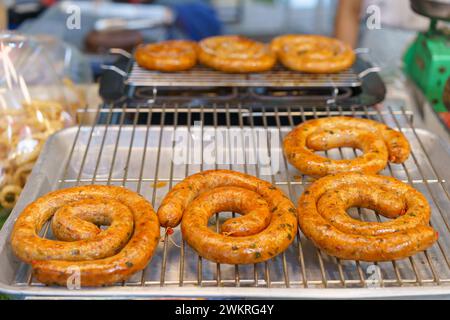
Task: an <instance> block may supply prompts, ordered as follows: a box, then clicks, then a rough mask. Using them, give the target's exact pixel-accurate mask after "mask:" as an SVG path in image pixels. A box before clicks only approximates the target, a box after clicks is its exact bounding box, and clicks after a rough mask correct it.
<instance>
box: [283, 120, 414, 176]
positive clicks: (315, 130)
mask: <svg viewBox="0 0 450 320" xmlns="http://www.w3.org/2000/svg"><path fill="white" fill-rule="evenodd" d="M283 147H284V153H285V155H286V158H287V159H288V161H289V162H290V163H291V164H292V165H293V166H294V167H296V168H297V169H298V170H300V171H301V172H302V173H304V174H307V175H311V176H319V177H323V176H326V175H329V174H337V173H342V172H359V173H378V172H379V171H381V170H383V169H384V168H385V167H386V166H387V163H388V161H391V162H393V163H403V162H404V161H406V159H408V157H409V154H410V152H411V148H410V145H409V142H408V140H407V139H406V137H405V136H404V135H403V133H401V132H398V131H395V130H393V129H391V128H389V127H388V126H386V125H384V124H382V123H379V122H376V121H373V120H368V119H360V118H351V117H331V118H320V119H314V120H309V121H306V122H304V123H302V124H300V125H299V126H297V127H296V128H295V129H294V130H292V131H291V132H290V133H289V134H288V135H287V136H286V138H285V139H284V142H283ZM338 147H350V148H356V149H360V150H362V152H363V155H362V156H360V157H357V158H355V159H351V160H331V159H328V158H325V157H322V156H320V155H317V154H315V153H314V152H316V151H326V150H330V149H333V148H338Z"/></svg>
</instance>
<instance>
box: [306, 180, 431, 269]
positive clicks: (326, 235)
mask: <svg viewBox="0 0 450 320" xmlns="http://www.w3.org/2000/svg"><path fill="white" fill-rule="evenodd" d="M395 201H397V203H394V202H395ZM354 206H360V207H368V208H370V209H374V210H376V211H377V212H379V213H380V214H382V215H385V216H387V217H390V218H396V219H395V220H392V221H388V222H385V223H377V222H362V221H359V220H355V219H353V218H351V217H349V216H348V215H347V212H346V210H347V209H348V208H350V207H354ZM298 218H299V223H300V228H301V230H302V231H303V233H304V234H305V235H306V236H307V237H308V238H310V239H311V240H312V241H313V242H314V244H315V245H316V246H317V247H319V248H321V249H322V250H324V251H325V252H326V253H328V254H329V255H332V256H335V257H338V258H341V259H348V260H360V261H387V260H397V259H403V258H406V257H409V256H411V255H413V254H415V253H417V252H420V251H423V250H425V249H427V248H428V247H430V246H431V245H432V244H433V243H434V242H435V241H436V240H437V238H438V235H437V232H436V231H435V230H434V229H433V228H431V227H430V226H429V220H430V207H429V205H428V202H427V200H426V199H425V197H424V196H423V195H422V194H421V193H420V192H418V191H417V190H415V189H414V188H412V187H411V186H409V185H407V184H404V183H403V182H401V181H398V180H396V179H394V178H391V177H384V176H377V175H363V174H358V173H346V174H337V175H331V176H327V177H325V178H321V179H319V180H317V181H316V182H314V183H313V184H312V185H311V186H310V187H309V188H308V189H307V190H306V191H305V192H304V194H303V195H302V196H301V197H300V199H299V206H298Z"/></svg>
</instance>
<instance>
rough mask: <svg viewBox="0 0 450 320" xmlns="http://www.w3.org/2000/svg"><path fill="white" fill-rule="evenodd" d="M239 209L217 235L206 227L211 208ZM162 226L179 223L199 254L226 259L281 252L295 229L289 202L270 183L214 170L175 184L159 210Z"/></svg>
mask: <svg viewBox="0 0 450 320" xmlns="http://www.w3.org/2000/svg"><path fill="white" fill-rule="evenodd" d="M222 211H232V212H237V213H240V214H242V215H243V216H241V217H238V218H232V219H229V220H228V221H226V222H225V223H224V224H223V225H222V230H221V233H220V234H218V233H216V232H214V231H212V230H211V229H209V228H208V220H209V218H210V217H211V216H212V215H214V214H215V213H218V212H222ZM158 217H159V221H160V223H161V225H162V226H163V227H168V228H169V227H170V228H173V227H175V226H177V225H178V224H179V223H180V222H181V231H182V234H183V238H184V239H185V240H186V241H187V243H188V244H189V245H190V246H192V247H193V248H194V249H195V250H196V251H197V252H198V254H199V255H200V256H202V257H204V258H206V259H209V260H212V261H215V262H218V263H226V264H251V263H257V262H262V261H266V260H268V259H271V258H273V257H275V256H276V255H278V254H280V253H282V252H283V251H285V250H286V249H287V248H288V247H289V245H290V244H291V243H292V241H293V240H294V238H295V236H296V233H297V215H296V210H295V207H294V205H293V204H292V202H291V201H290V200H289V198H288V197H287V196H285V195H284V194H283V192H281V191H280V190H279V189H277V188H276V187H274V186H273V185H272V184H270V183H268V182H266V181H263V180H260V179H258V178H256V177H252V176H250V175H247V174H243V173H239V172H234V171H229V170H212V171H205V172H200V173H197V174H194V175H192V176H190V177H187V178H186V179H184V180H183V181H182V182H180V183H179V184H177V185H176V186H175V187H174V188H173V189H172V190H171V191H170V192H169V193H168V194H167V195H166V197H165V198H164V200H163V202H162V204H161V206H160V207H159V210H158Z"/></svg>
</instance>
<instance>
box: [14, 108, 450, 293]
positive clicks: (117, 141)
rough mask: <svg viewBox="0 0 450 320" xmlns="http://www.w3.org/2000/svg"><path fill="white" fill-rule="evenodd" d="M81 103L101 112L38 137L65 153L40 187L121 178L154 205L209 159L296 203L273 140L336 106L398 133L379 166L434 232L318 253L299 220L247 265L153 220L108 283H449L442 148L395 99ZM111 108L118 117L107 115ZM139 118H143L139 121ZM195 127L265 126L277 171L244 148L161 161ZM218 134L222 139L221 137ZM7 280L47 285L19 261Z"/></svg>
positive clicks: (150, 287) (153, 288)
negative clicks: (147, 248)
mask: <svg viewBox="0 0 450 320" xmlns="http://www.w3.org/2000/svg"><path fill="white" fill-rule="evenodd" d="M84 112H85V113H86V112H94V114H95V123H99V122H101V121H100V119H102V118H104V117H106V119H105V120H104V123H102V124H96V125H92V126H85V125H80V126H79V127H78V128H73V129H70V131H65V132H63V133H60V134H59V135H57V136H55V137H54V138H53V139H52V141H51V143H49V144H48V145H47V146H46V148H47V149H46V151H47V152H49V151H50V150H51V149H55V148H56V147H57V146H58V145H59V146H60V147H62V148H66V149H65V151H64V150H62V151H59V152H66V154H67V157H65V159H66V160H65V164H64V166H63V168H62V170H61V173H58V178H57V179H56V180H55V181H51V182H50V183H49V185H50V186H51V187H49V190H48V191H50V189H58V188H64V187H69V186H75V185H81V184H114V185H123V186H125V187H128V188H130V189H133V190H135V191H137V192H139V193H141V194H142V195H144V196H145V197H146V198H147V199H148V200H149V201H151V203H152V205H153V206H154V207H155V208H158V206H159V203H160V202H161V200H162V198H163V197H164V195H165V194H166V193H167V192H168V190H169V189H170V188H171V187H172V186H173V185H175V184H176V183H177V182H179V181H181V180H182V179H183V178H184V177H186V176H188V175H190V174H193V173H196V172H198V171H201V170H207V169H218V168H223V169H232V170H236V171H242V172H246V173H249V174H252V175H255V176H260V177H261V178H262V179H266V180H268V181H270V182H272V183H273V184H274V185H276V186H278V187H279V188H281V189H282V190H283V191H284V192H285V193H286V194H287V195H289V196H290V198H291V199H292V201H293V202H294V203H296V202H297V199H298V197H299V196H300V194H301V193H302V192H303V191H304V188H305V187H306V186H307V185H309V184H310V183H312V182H313V179H312V178H310V177H307V176H304V175H301V174H300V173H299V172H298V171H297V170H296V169H294V168H292V167H291V166H290V165H289V164H288V162H287V161H286V159H285V158H284V157H283V155H282V152H280V151H281V150H280V148H281V147H280V143H281V141H282V139H283V137H284V136H285V135H286V134H287V133H288V132H289V131H290V130H291V128H292V127H294V126H295V125H297V124H298V123H300V122H302V121H305V120H307V119H310V118H318V117H324V116H336V115H350V116H355V117H364V118H370V119H374V120H377V121H381V122H384V123H387V124H388V125H390V126H392V127H394V128H397V129H399V130H402V131H403V132H404V133H405V134H406V135H407V137H408V139H409V140H410V142H411V145H412V150H413V152H412V156H411V157H410V159H408V161H406V163H404V164H402V165H389V167H388V168H387V169H386V170H385V171H384V172H382V174H386V175H391V176H394V177H396V178H398V179H400V180H402V181H405V182H407V183H410V184H412V185H413V186H414V187H415V188H417V189H418V190H420V191H421V192H423V193H424V194H425V196H426V197H427V199H428V200H429V202H430V204H431V206H432V222H431V223H432V225H433V227H434V228H436V229H437V230H438V231H439V233H440V238H439V241H438V242H437V243H436V244H435V245H434V246H433V247H432V248H430V249H429V250H427V251H425V252H423V253H420V254H417V255H415V256H413V257H411V258H409V259H405V260H401V261H391V262H382V263H374V264H370V263H365V262H359V261H343V260H339V259H336V258H333V257H330V256H327V255H326V254H324V253H323V252H321V251H320V250H317V249H316V248H315V247H314V246H313V245H312V243H311V242H310V241H309V240H308V239H306V238H305V236H304V235H303V234H301V232H300V230H299V232H298V234H297V238H296V239H295V241H294V243H293V244H292V245H291V246H290V248H289V249H288V250H287V251H286V252H284V253H283V254H281V255H279V256H277V257H275V258H273V259H272V260H270V261H267V262H265V263H260V264H255V265H236V266H231V265H221V264H216V263H213V262H210V261H207V260H205V259H202V258H201V257H200V256H198V255H197V254H196V253H195V252H194V251H193V250H192V249H191V248H190V247H189V246H188V245H187V244H186V243H185V242H184V241H182V238H181V232H180V231H179V228H176V229H175V233H174V234H173V235H172V236H171V238H170V239H169V236H168V235H167V234H164V231H163V230H162V241H161V243H160V245H159V247H158V249H157V252H156V254H155V255H154V257H153V259H152V261H151V262H150V264H149V265H148V267H147V268H146V269H145V270H144V271H143V272H140V273H139V274H136V275H134V276H133V277H132V278H131V279H130V280H129V281H128V282H126V283H120V284H117V286H116V288H118V289H120V290H121V291H120V292H121V294H123V295H126V294H134V293H136V291H135V290H137V289H140V290H141V291H140V292H141V293H143V294H144V295H145V294H148V295H151V296H158V295H164V294H165V295H167V292H168V291H165V292H164V293H163V292H159V291H158V290H159V289H161V288H163V289H167V290H170V295H175V296H176V295H177V294H179V295H181V296H186V295H192V294H193V293H195V295H203V296H209V295H210V294H211V292H215V291H211V290H214V288H215V289H220V290H223V289H224V288H227V289H229V290H231V291H227V292H228V293H232V292H233V293H234V294H239V295H241V296H246V295H247V293H246V291H245V289H243V288H271V291H267V292H266V295H267V297H268V298H269V297H271V296H272V297H273V296H274V294H275V291H274V290H276V289H286V290H288V291H284V292H285V294H286V295H288V296H292V297H297V296H305V295H307V292H308V290H310V289H323V288H339V289H341V288H358V289H361V288H372V287H376V288H379V287H381V288H391V287H398V288H400V287H422V286H433V287H437V286H445V285H448V284H449V283H450V260H449V258H450V236H449V235H450V232H449V231H450V217H449V214H450V196H449V191H448V181H450V180H449V178H450V177H449V174H448V170H445V165H446V162H448V159H450V158H448V154H447V153H446V152H445V151H443V149H442V147H440V146H439V141H438V140H436V139H435V137H434V136H433V135H431V134H429V133H428V132H427V131H424V130H421V129H416V128H415V127H414V125H413V116H412V114H411V113H410V112H408V111H406V110H405V109H403V108H394V107H387V108H384V109H379V108H371V109H368V108H364V109H358V110H356V109H351V110H343V109H341V108H339V107H336V108H333V109H331V108H328V109H320V110H319V109H316V108H304V107H301V106H300V107H296V108H287V109H285V110H278V109H273V110H271V111H269V110H262V111H261V112H251V111H250V110H247V109H246V108H244V107H243V106H242V105H239V104H238V105H226V104H225V105H213V106H211V107H206V106H205V107H201V108H186V107H183V106H181V105H176V104H175V105H161V106H158V105H153V106H152V107H150V108H149V107H148V106H147V105H142V106H138V107H137V108H136V109H134V108H128V107H127V106H126V105H124V106H123V107H117V106H112V105H111V106H107V108H99V109H97V110H88V109H86V110H84ZM116 115H117V116H118V118H115V117H116ZM114 119H115V120H114ZM143 119H144V123H145V124H139V123H141V122H142V121H143ZM155 120H156V121H155ZM198 121H199V122H198ZM155 123H159V124H155ZM198 129H199V130H200V131H199V132H200V134H201V136H202V137H203V138H204V136H203V134H204V133H205V132H206V131H207V130H213V131H214V130H216V131H217V130H224V132H225V133H229V132H231V130H232V129H236V130H237V131H238V132H239V131H240V132H242V131H243V130H245V129H249V130H256V129H258V130H266V131H271V132H272V136H271V138H270V139H267V141H265V142H264V143H266V144H267V146H268V148H267V149H268V150H269V153H270V154H269V155H270V156H271V157H272V158H276V159H278V160H279V171H278V172H276V173H274V174H272V175H268V176H267V175H266V176H262V175H260V169H261V168H260V166H261V163H259V162H258V161H257V162H256V163H250V161H249V159H247V157H245V159H244V162H243V163H238V164H217V163H210V164H207V163H205V161H204V159H203V152H199V153H198V152H197V155H198V154H200V157H201V158H200V160H199V161H197V162H195V161H192V163H190V164H189V163H185V164H178V163H174V161H169V159H171V157H172V155H173V151H174V148H175V146H176V143H177V142H176V140H175V139H174V138H173V137H174V132H176V130H185V131H186V132H193V131H194V130H198ZM274 133H275V134H274ZM274 137H275V138H274ZM69 141H70V142H69ZM202 141H204V140H203V139H202ZM227 141H228V143H231V142H230V141H231V140H230V139H229V140H227ZM205 147H206V145H205V143H202V144H201V150H202V151H203V149H204V148H205ZM187 150H189V151H190V152H189V154H188V155H187V156H188V158H187V159H191V157H195V154H194V153H195V152H193V150H194V149H193V146H192V145H191V142H189V143H188V148H187ZM230 150H232V148H231V147H230V148H225V150H224V152H225V153H227V152H229V151H230ZM216 151H217V150H216ZM358 154H359V151H358V150H352V149H348V148H341V149H339V150H331V151H328V152H327V153H326V155H327V156H329V157H331V158H336V159H339V158H351V157H354V156H355V155H358ZM48 156H49V157H52V155H48ZM445 157H447V158H445ZM30 183H32V182H30ZM349 214H351V215H352V216H354V217H356V218H359V219H362V220H365V221H384V219H385V218H383V217H380V216H379V215H377V214H375V213H374V212H372V211H370V210H367V209H355V210H353V209H352V210H351V212H349ZM231 216H234V213H220V214H216V216H215V218H214V219H213V221H211V222H212V224H213V225H214V226H215V227H216V228H219V226H220V223H222V221H223V219H226V218H227V217H228V218H229V217H231ZM43 235H46V236H50V237H51V235H50V231H49V228H48V227H47V228H45V229H44V230H43ZM12 285H13V287H15V288H18V290H20V288H27V289H29V288H36V287H40V290H42V291H43V292H49V290H50V291H51V288H50V287H43V286H42V285H41V284H39V283H38V282H36V281H35V280H34V279H33V277H32V273H31V270H30V268H29V267H28V266H26V265H24V264H21V265H20V267H19V268H18V269H17V271H16V274H15V276H14V280H13V281H12ZM186 287H189V288H192V290H193V291H189V292H190V293H188V294H187V293H186V291H182V289H183V288H184V289H185V288H186ZM205 289H206V290H205ZM300 289H302V290H300ZM99 290H100V292H101V290H106V289H99ZM108 292H110V291H105V292H104V294H106V295H107V294H108ZM158 292H159V293H158ZM221 292H223V291H221ZM286 292H287V293H286ZM324 292H325V291H324ZM375 292H376V291H375ZM216 293H217V292H216ZM54 294H57V295H65V294H67V292H66V291H57V292H56V293H55V292H54ZM71 294H74V293H71ZM224 294H225V293H224ZM225 295H226V294H225ZM375 295H376V293H375ZM356 296H357V294H356Z"/></svg>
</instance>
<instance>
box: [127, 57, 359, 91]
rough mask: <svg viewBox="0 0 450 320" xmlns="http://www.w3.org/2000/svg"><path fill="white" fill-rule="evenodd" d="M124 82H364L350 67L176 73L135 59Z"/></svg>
mask: <svg viewBox="0 0 450 320" xmlns="http://www.w3.org/2000/svg"><path fill="white" fill-rule="evenodd" d="M125 83H126V84H127V85H130V86H135V87H145V86H147V87H161V86H162V87H171V86H174V87H303V88H311V87H314V88H323V87H326V88H352V87H359V86H361V78H360V76H359V75H358V74H357V73H356V72H355V71H354V70H353V69H349V70H346V71H343V72H341V73H337V74H321V75H316V74H307V73H301V72H294V71H290V70H287V69H285V68H283V67H280V66H277V67H276V68H274V69H273V70H272V71H268V72H262V73H251V74H231V73H223V72H218V71H215V70H212V69H208V68H206V67H203V66H196V67H194V68H193V69H192V70H189V71H184V72H176V73H167V72H166V73H164V72H157V71H150V70H146V69H143V68H141V67H139V66H138V65H137V63H136V62H135V63H134V64H133V66H132V68H131V73H130V74H129V75H128V78H127V79H126V81H125Z"/></svg>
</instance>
